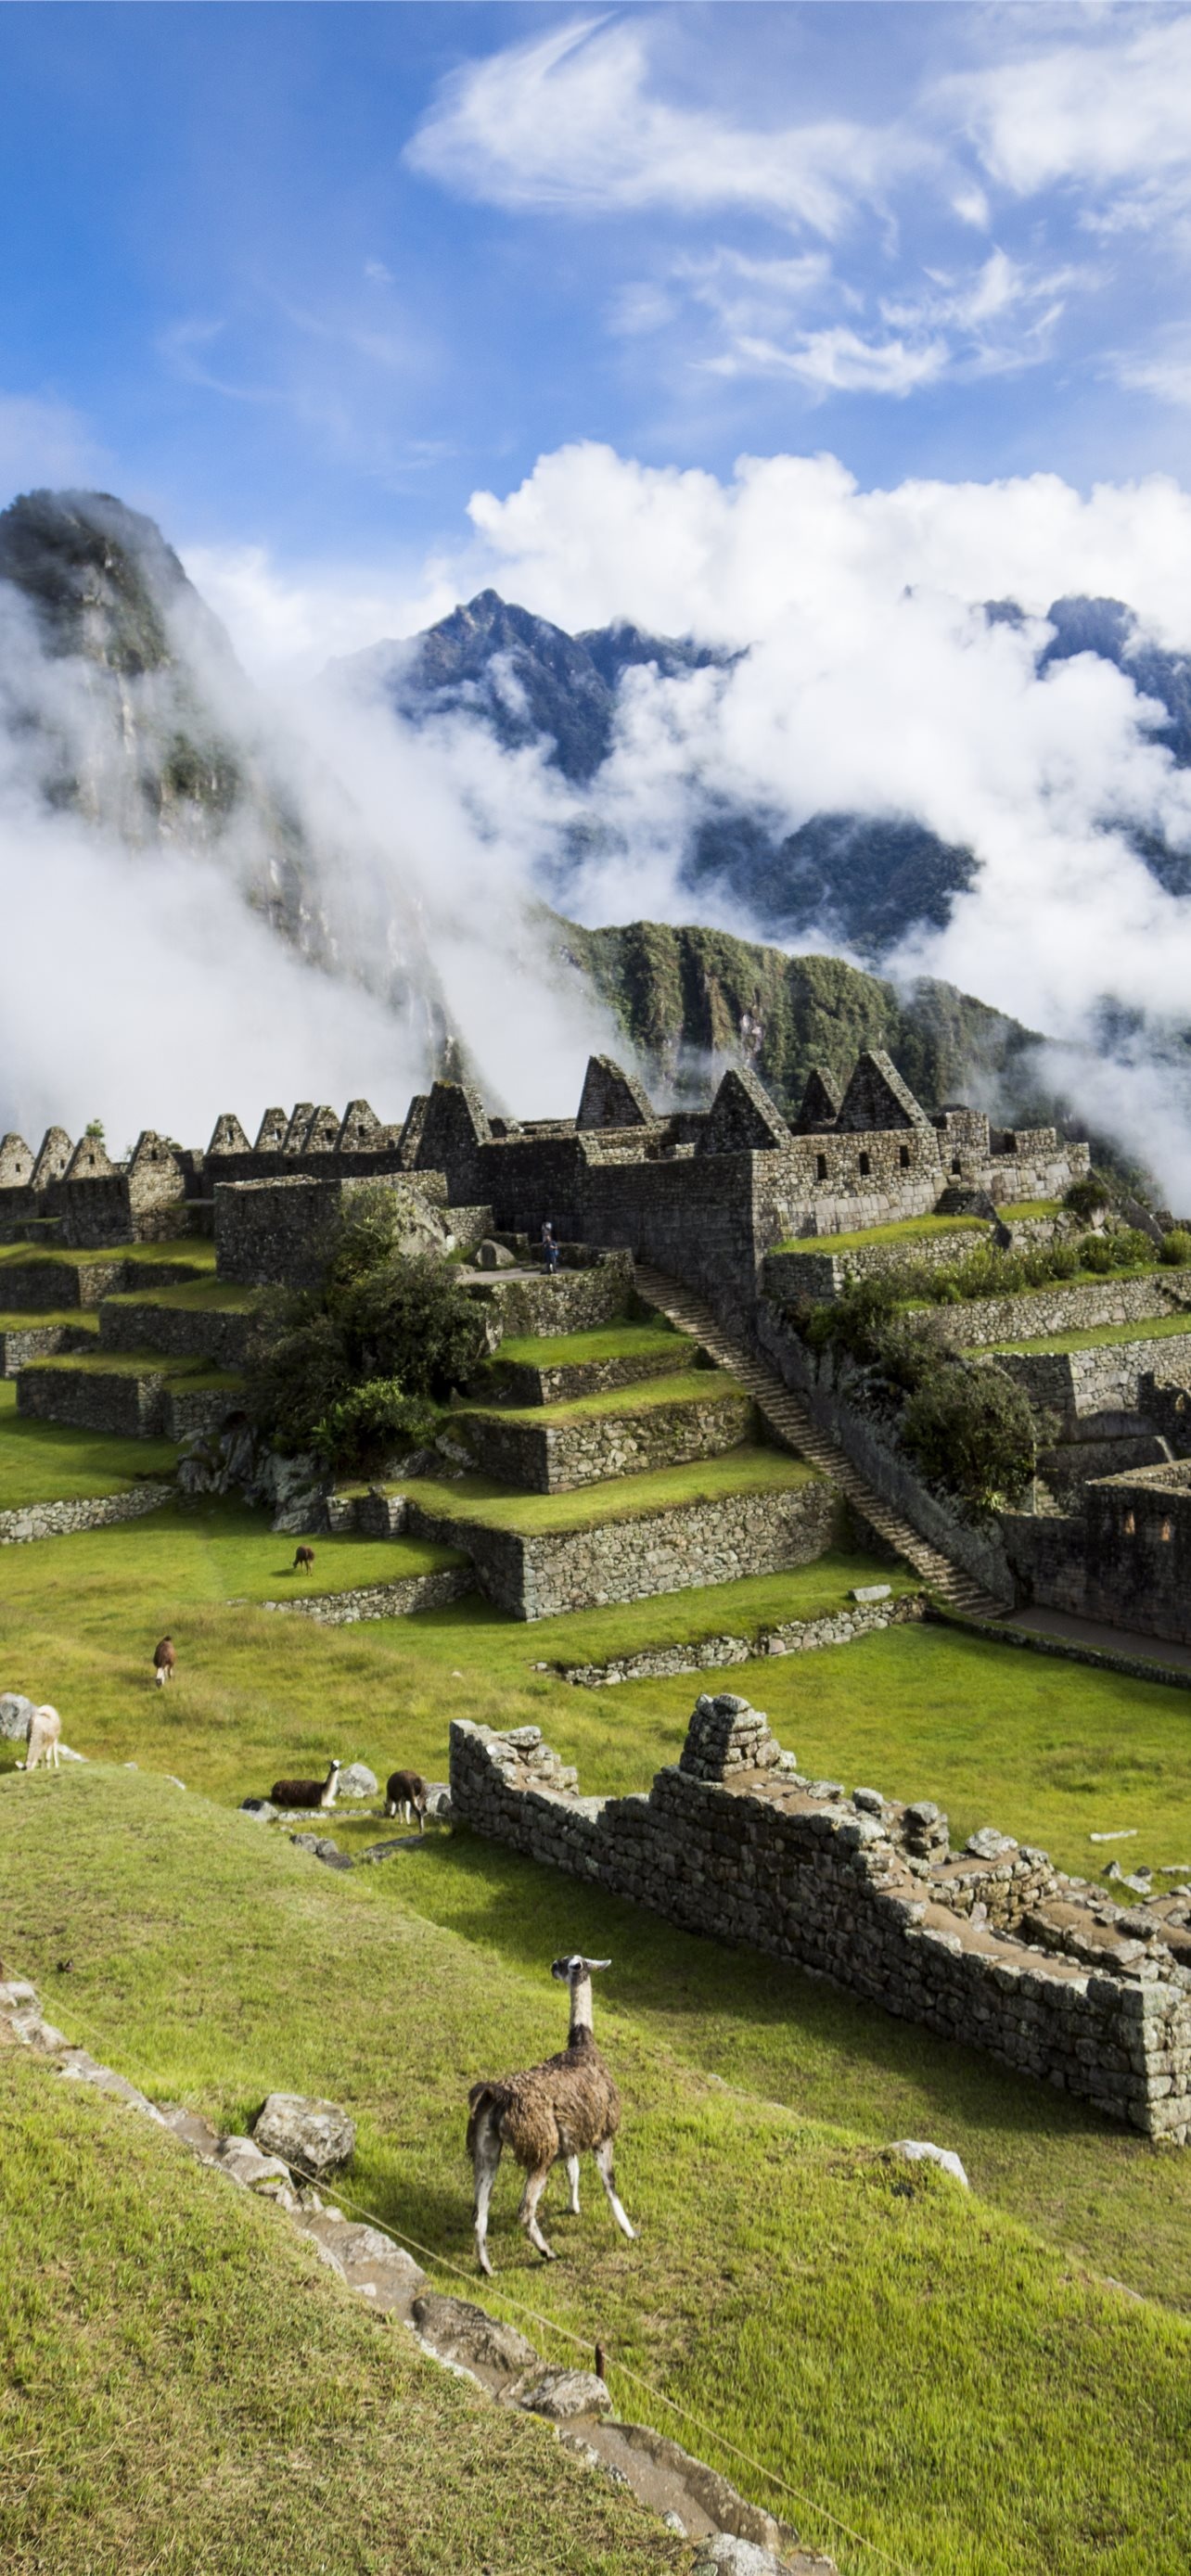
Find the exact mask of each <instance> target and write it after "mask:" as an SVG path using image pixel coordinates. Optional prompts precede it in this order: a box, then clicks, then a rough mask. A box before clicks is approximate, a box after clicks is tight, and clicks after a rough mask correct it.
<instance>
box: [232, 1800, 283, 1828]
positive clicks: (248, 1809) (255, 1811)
mask: <svg viewBox="0 0 1191 2576" xmlns="http://www.w3.org/2000/svg"><path fill="white" fill-rule="evenodd" d="M277 1812H278V1810H277V1808H276V1807H275V1806H274V1805H273V1804H272V1801H271V1800H270V1799H268V1798H241V1800H240V1814H241V1815H242V1816H252V1817H253V1818H254V1819H255V1821H256V1823H257V1824H258V1825H267V1824H268V1822H269V1819H270V1817H271V1816H275V1815H276V1814H277Z"/></svg>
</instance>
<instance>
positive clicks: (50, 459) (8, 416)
mask: <svg viewBox="0 0 1191 2576" xmlns="http://www.w3.org/2000/svg"><path fill="white" fill-rule="evenodd" d="M110 467H111V459H110V457H109V456H108V455H107V453H106V451H105V450H104V449H103V448H102V447H101V446H100V444H99V442H98V440H97V439H96V438H95V437H94V436H93V435H92V432H91V430H90V429H89V428H88V425H87V423H86V421H85V420H84V419H83V417H82V414H81V413H80V412H77V411H75V410H74V409H73V408H72V407H71V405H70V404H69V403H64V402H58V401H55V400H54V399H53V398H52V397H44V396H38V395H34V394H6V393H0V491H2V492H3V494H4V497H5V498H7V495H8V493H9V492H13V491H16V490H17V489H18V488H19V487H20V486H22V485H29V484H41V483H88V482H92V481H94V480H95V479H96V477H97V476H102V475H103V474H105V473H107V472H109V471H110Z"/></svg>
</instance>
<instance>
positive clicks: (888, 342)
mask: <svg viewBox="0 0 1191 2576" xmlns="http://www.w3.org/2000/svg"><path fill="white" fill-rule="evenodd" d="M949 354H950V353H949V350H948V346H947V342H946V341H945V340H943V339H937V338H936V339H932V340H918V341H909V340H903V339H899V338H897V337H894V338H892V339H884V340H882V339H871V340H866V339H865V338H864V337H863V336H862V334H861V333H860V332H859V331H853V330H850V329H849V328H848V326H847V325H846V324H844V323H836V324H834V325H832V326H831V327H830V328H829V329H826V330H823V331H807V332H804V333H803V335H802V336H801V338H800V339H796V340H793V341H791V342H790V343H789V344H788V345H787V346H785V347H783V346H781V345H780V344H779V343H778V342H777V341H774V340H758V339H754V338H752V337H751V336H750V335H749V334H748V333H745V334H743V335H742V336H741V337H740V338H739V339H738V340H737V341H736V343H735V344H734V346H733V348H732V349H731V350H728V351H725V352H724V354H723V355H722V356H721V357H718V358H714V359H712V361H711V366H712V370H713V372H714V373H716V374H717V375H725V376H726V375H742V374H745V373H747V374H750V375H777V376H793V377H795V378H796V379H797V380H798V382H799V383H800V384H803V385H806V386H807V387H808V388H809V390H810V391H811V392H812V393H818V394H827V393H878V394H910V393H913V392H914V391H915V390H916V388H917V387H918V386H919V385H928V384H932V383H933V382H934V381H935V379H936V378H937V377H938V376H941V375H942V374H943V371H944V369H945V367H946V366H947V363H948V357H949Z"/></svg>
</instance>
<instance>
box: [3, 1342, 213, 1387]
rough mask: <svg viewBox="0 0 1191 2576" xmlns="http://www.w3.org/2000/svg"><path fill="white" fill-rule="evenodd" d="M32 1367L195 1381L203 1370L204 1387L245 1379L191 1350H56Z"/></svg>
mask: <svg viewBox="0 0 1191 2576" xmlns="http://www.w3.org/2000/svg"><path fill="white" fill-rule="evenodd" d="M29 1365H30V1367H31V1368H36V1369H53V1370H55V1371H56V1372H57V1374H59V1375H60V1376H66V1377H70V1376H74V1377H79V1376H82V1377H146V1376H150V1375H152V1376H154V1377H184V1378H186V1379H187V1381H188V1382H189V1383H193V1382H194V1380H195V1378H196V1376H198V1375H199V1374H200V1373H201V1376H202V1383H203V1385H204V1386H228V1387H232V1386H242V1385H243V1382H244V1381H243V1379H242V1378H241V1377H240V1376H239V1375H238V1373H237V1372H236V1371H235V1370H232V1369H208V1368H207V1367H206V1364H205V1362H204V1361H203V1360H202V1359H195V1358H194V1357H193V1356H192V1355H191V1354H190V1353H188V1352H176V1353H175V1352H170V1351H150V1350H142V1351H107V1350H98V1351H55V1352H53V1353H52V1354H51V1356H50V1357H49V1358H48V1359H44V1360H31V1361H30V1363H29Z"/></svg>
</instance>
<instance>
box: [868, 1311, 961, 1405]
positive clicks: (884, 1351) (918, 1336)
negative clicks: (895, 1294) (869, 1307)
mask: <svg viewBox="0 0 1191 2576" xmlns="http://www.w3.org/2000/svg"><path fill="white" fill-rule="evenodd" d="M873 1340H874V1345H875V1352H874V1356H875V1358H876V1361H877V1365H878V1367H879V1368H880V1371H881V1375H882V1377H884V1378H885V1379H887V1381H888V1383H889V1385H890V1386H893V1387H897V1388H899V1389H900V1390H901V1392H902V1393H903V1394H906V1395H913V1394H914V1393H915V1391H916V1389H917V1388H918V1387H920V1386H922V1385H923V1384H924V1383H925V1381H926V1379H927V1378H928V1377H929V1376H930V1374H931V1372H932V1370H934V1369H936V1368H941V1367H943V1366H944V1365H945V1364H946V1362H947V1361H949V1359H950V1357H951V1350H950V1345H949V1343H948V1342H947V1341H946V1339H945V1338H944V1333H943V1327H942V1325H941V1324H940V1322H939V1321H938V1319H937V1317H936V1316H934V1315H891V1316H890V1318H889V1321H888V1322H887V1323H886V1324H884V1325H882V1326H880V1327H879V1328H878V1330H877V1331H876V1332H875V1333H874V1336H873Z"/></svg>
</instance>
